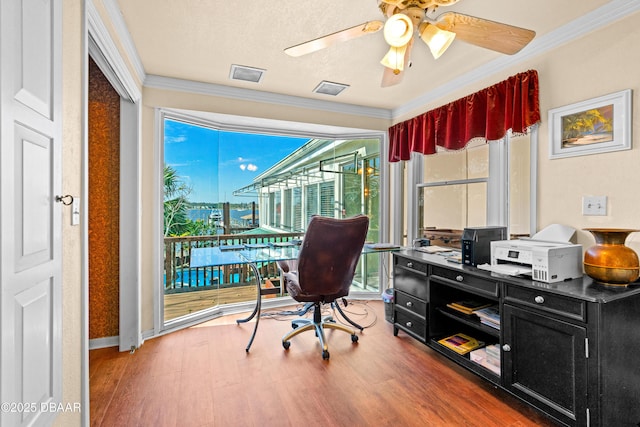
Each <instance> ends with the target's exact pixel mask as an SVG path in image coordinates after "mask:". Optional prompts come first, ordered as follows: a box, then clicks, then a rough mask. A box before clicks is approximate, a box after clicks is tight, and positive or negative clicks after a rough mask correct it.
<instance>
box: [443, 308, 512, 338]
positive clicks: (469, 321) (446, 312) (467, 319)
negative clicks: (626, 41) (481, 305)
mask: <svg viewBox="0 0 640 427" xmlns="http://www.w3.org/2000/svg"><path fill="white" fill-rule="evenodd" d="M435 310H436V311H438V312H439V313H441V314H442V315H443V316H446V317H448V318H450V319H454V320H455V321H457V322H460V323H463V324H465V325H467V326H471V327H472V328H474V329H477V330H479V331H482V332H484V333H485V334H487V335H491V336H492V337H495V338H500V330H499V329H496V328H492V327H491V326H487V325H485V324H484V323H481V322H480V319H479V318H477V316H476V318H473V317H471V316H468V315H465V314H462V313H460V314H458V313H456V312H454V311H453V310H451V309H447V308H443V307H436V309H435Z"/></svg>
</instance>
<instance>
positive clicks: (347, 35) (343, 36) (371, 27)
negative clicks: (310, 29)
mask: <svg viewBox="0 0 640 427" xmlns="http://www.w3.org/2000/svg"><path fill="white" fill-rule="evenodd" d="M383 26H384V23H383V22H382V21H369V22H365V23H364V24H360V25H356V26H355V27H351V28H347V29H346V30H341V31H337V32H335V33H332V34H329V35H326V36H323V37H320V38H317V39H314V40H309V41H308V42H304V43H300V44H297V45H295V46H291V47H288V48H286V49H285V50H284V52H285V53H286V54H287V55H290V56H301V55H306V54H308V53H312V52H316V51H318V50H320V49H324V48H327V47H329V46H331V45H333V44H335V43H338V42H345V41H347V40H351V39H355V38H356V37H360V36H364V35H366V34H371V33H375V32H377V31H380V29H381V28H382V27H383Z"/></svg>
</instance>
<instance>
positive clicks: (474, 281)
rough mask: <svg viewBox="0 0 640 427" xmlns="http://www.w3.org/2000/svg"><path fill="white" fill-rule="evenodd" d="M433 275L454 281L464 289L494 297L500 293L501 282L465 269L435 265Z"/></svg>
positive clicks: (432, 270) (436, 277) (435, 277)
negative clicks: (475, 274) (473, 273)
mask: <svg viewBox="0 0 640 427" xmlns="http://www.w3.org/2000/svg"><path fill="white" fill-rule="evenodd" d="M431 277H432V278H434V279H438V278H443V279H446V280H449V281H454V282H456V283H457V284H459V287H461V288H463V289H467V290H476V291H479V293H480V294H485V295H490V296H492V297H498V296H499V294H500V284H499V282H497V281H495V280H490V279H484V278H482V277H478V276H474V275H472V274H469V273H467V272H465V271H463V270H458V269H456V270H449V269H447V268H442V267H435V266H434V267H432V269H431Z"/></svg>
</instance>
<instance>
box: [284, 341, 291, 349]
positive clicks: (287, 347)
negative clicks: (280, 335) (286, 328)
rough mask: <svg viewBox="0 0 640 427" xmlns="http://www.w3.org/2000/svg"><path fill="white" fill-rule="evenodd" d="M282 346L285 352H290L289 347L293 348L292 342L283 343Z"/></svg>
mask: <svg viewBox="0 0 640 427" xmlns="http://www.w3.org/2000/svg"><path fill="white" fill-rule="evenodd" d="M282 346H283V347H284V349H285V350H289V347H290V346H291V341H282Z"/></svg>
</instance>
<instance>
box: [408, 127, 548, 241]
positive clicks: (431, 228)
mask: <svg viewBox="0 0 640 427" xmlns="http://www.w3.org/2000/svg"><path fill="white" fill-rule="evenodd" d="M535 139H537V133H536V132H533V133H532V135H531V136H529V135H524V136H517V137H508V138H505V140H503V141H498V142H491V143H489V144H487V143H485V142H484V141H480V142H478V141H476V142H475V143H474V142H472V143H470V144H469V145H468V146H467V148H466V149H464V150H459V151H441V152H438V153H436V154H434V155H430V156H425V157H424V164H423V172H424V174H423V182H421V183H419V184H417V189H418V193H417V205H418V212H419V215H418V224H417V226H418V233H417V236H418V237H423V236H441V235H443V234H445V233H450V234H451V235H452V236H454V240H452V241H455V243H454V245H456V246H457V241H456V240H455V235H456V234H459V233H461V231H462V230H463V229H464V228H465V227H477V226H484V225H506V226H507V227H508V231H509V233H510V235H511V236H528V235H530V230H531V229H532V225H533V220H534V219H532V218H531V215H530V212H531V206H532V200H535V198H534V195H532V192H531V182H532V179H534V177H532V170H535V165H532V163H531V157H530V153H531V146H532V144H533V141H535ZM533 203H535V201H534V202H533Z"/></svg>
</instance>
